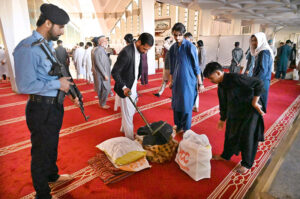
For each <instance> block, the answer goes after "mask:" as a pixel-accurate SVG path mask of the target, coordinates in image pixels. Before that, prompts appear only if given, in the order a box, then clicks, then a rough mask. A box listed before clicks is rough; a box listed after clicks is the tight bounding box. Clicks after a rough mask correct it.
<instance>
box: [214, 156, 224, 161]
mask: <svg viewBox="0 0 300 199" xmlns="http://www.w3.org/2000/svg"><path fill="white" fill-rule="evenodd" d="M212 159H213V160H222V161H224V160H226V159H224V158H222V156H221V155H213V156H212Z"/></svg>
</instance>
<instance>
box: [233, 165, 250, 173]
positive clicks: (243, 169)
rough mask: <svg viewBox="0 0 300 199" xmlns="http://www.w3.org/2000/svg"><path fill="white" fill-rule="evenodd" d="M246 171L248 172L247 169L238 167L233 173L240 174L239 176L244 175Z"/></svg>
mask: <svg viewBox="0 0 300 199" xmlns="http://www.w3.org/2000/svg"><path fill="white" fill-rule="evenodd" d="M248 170H249V169H247V168H246V167H243V166H242V165H239V166H238V167H237V168H236V169H235V171H236V172H238V173H240V174H244V173H246V172H247V171H248Z"/></svg>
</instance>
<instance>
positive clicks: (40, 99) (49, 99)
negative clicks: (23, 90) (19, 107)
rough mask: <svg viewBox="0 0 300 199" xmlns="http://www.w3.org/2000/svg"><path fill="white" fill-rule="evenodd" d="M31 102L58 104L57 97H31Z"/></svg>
mask: <svg viewBox="0 0 300 199" xmlns="http://www.w3.org/2000/svg"><path fill="white" fill-rule="evenodd" d="M29 100H30V101H32V102H37V103H46V104H57V97H48V96H41V95H33V94H31V95H29Z"/></svg>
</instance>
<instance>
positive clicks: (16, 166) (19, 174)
mask: <svg viewBox="0 0 300 199" xmlns="http://www.w3.org/2000/svg"><path fill="white" fill-rule="evenodd" d="M161 76H162V74H161V73H159V74H157V75H152V76H150V78H149V80H150V81H149V85H146V86H141V85H139V87H138V91H139V93H140V97H139V101H138V106H139V107H140V108H141V110H142V111H143V113H144V115H145V116H146V118H147V119H148V121H150V122H154V121H157V120H165V121H167V122H168V123H170V124H173V113H172V110H171V108H170V105H171V103H170V102H171V100H170V99H169V97H170V96H171V92H170V90H169V89H166V91H165V93H164V94H163V95H162V96H161V97H160V98H157V97H155V96H153V95H152V93H154V92H155V91H157V89H158V87H159V86H160V84H161ZM77 82H78V83H77V84H78V87H79V89H80V90H81V91H82V93H83V96H84V102H85V111H86V114H87V115H90V119H89V121H88V122H84V119H83V117H82V115H81V113H80V110H79V109H78V108H75V107H74V106H73V105H72V103H71V102H70V101H69V100H66V102H65V116H64V123H63V127H62V130H61V133H60V141H59V154H58V167H59V169H60V173H70V174H72V175H73V176H74V177H75V180H73V181H71V182H68V183H65V184H59V185H56V187H53V188H52V191H53V193H55V194H56V195H57V196H59V197H60V198H241V197H242V196H243V195H244V194H245V193H246V191H247V190H248V189H249V187H250V186H251V184H252V183H253V181H254V180H255V178H256V177H257V175H258V173H259V172H260V170H261V168H262V167H263V165H264V164H265V163H266V161H267V160H268V158H269V157H270V153H271V151H272V150H273V148H274V147H276V146H277V144H278V143H279V142H280V139H281V138H282V136H283V135H284V134H285V133H286V130H287V129H288V127H289V126H290V124H291V123H292V122H293V120H294V118H295V116H296V115H297V114H298V113H299V110H300V97H299V93H300V86H297V85H296V83H297V82H295V81H290V80H284V81H281V80H280V81H277V80H272V85H271V88H270V93H269V104H268V113H267V114H266V116H265V125H266V132H265V134H266V141H265V142H264V143H261V144H260V146H259V152H258V154H257V157H256V161H255V165H254V167H253V168H252V169H251V170H250V171H249V172H248V173H246V174H245V175H239V174H236V173H235V172H233V169H234V167H235V166H236V165H237V164H238V163H239V161H240V160H241V157H240V156H234V157H233V158H232V160H231V161H228V162H221V161H211V166H212V174H211V178H210V179H204V180H200V181H198V182H195V181H193V180H192V179H191V178H190V177H189V176H188V175H186V174H185V173H184V172H183V171H181V170H180V169H179V167H178V165H177V164H176V163H175V162H174V161H172V162H170V163H166V164H151V165H152V168H150V169H148V170H144V171H141V172H138V173H136V174H134V175H132V176H130V177H128V178H126V179H124V180H122V181H120V182H117V183H115V184H111V185H105V184H104V183H103V182H102V181H101V180H100V179H99V178H98V177H97V174H96V173H94V172H93V170H92V169H91V167H90V166H88V162H87V161H88V160H89V159H90V158H91V157H93V156H95V154H96V153H97V152H98V149H96V148H95V146H96V145H97V144H99V143H100V142H102V141H104V140H106V139H109V138H112V137H116V136H122V135H123V134H122V133H120V131H119V129H120V124H121V116H120V112H119V111H118V112H114V111H113V109H109V110H102V109H99V108H98V103H97V99H95V98H94V96H95V95H96V94H95V92H94V91H93V86H92V85H86V84H85V83H84V82H83V81H77ZM205 85H206V88H207V90H206V91H205V92H204V93H202V94H200V112H199V113H196V114H195V113H194V115H193V121H192V122H193V123H192V130H194V131H195V132H197V133H199V134H202V133H204V134H206V135H207V136H208V138H209V140H210V143H211V145H212V149H213V153H221V152H222V149H223V142H224V131H218V130H217V128H216V127H217V121H218V119H219V110H218V99H217V93H216V92H217V89H216V86H215V85H213V84H211V83H210V82H208V81H207V80H205ZM26 100H27V96H26V95H15V94H14V93H12V91H11V88H10V85H9V84H1V85H0V110H1V115H0V132H1V133H0V180H1V181H0V198H20V197H24V196H25V198H33V196H34V193H33V192H34V189H33V186H32V182H31V176H30V147H31V145H30V140H29V139H30V133H29V131H28V129H27V126H26V121H25V116H24V113H25V106H26ZM113 104H114V97H110V99H109V101H108V105H110V106H111V107H113ZM134 125H135V130H137V129H138V128H139V127H140V126H142V125H144V123H143V120H142V119H141V118H140V116H139V115H138V114H136V115H135V117H134Z"/></svg>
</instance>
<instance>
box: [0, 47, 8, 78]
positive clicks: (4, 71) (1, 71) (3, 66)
mask: <svg viewBox="0 0 300 199" xmlns="http://www.w3.org/2000/svg"><path fill="white" fill-rule="evenodd" d="M0 79H1V82H3V83H5V82H7V80H8V65H7V61H6V57H5V50H3V49H2V48H1V47H0Z"/></svg>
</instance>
